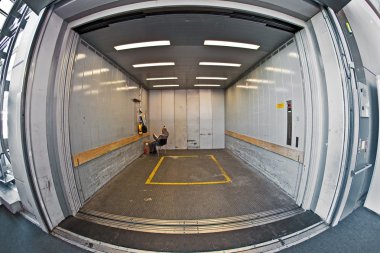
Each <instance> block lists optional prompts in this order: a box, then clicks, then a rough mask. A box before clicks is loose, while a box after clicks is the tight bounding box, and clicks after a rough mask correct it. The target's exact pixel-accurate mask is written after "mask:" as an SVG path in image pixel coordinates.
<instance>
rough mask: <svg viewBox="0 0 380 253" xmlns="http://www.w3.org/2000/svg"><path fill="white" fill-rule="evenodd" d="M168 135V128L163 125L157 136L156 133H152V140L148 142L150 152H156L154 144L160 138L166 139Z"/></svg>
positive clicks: (155, 144)
mask: <svg viewBox="0 0 380 253" xmlns="http://www.w3.org/2000/svg"><path fill="white" fill-rule="evenodd" d="M168 137H169V132H168V129H166V127H165V126H163V127H162V130H161V134H160V136H158V137H157V135H156V134H153V138H154V141H152V142H150V143H149V150H150V152H151V153H156V152H157V150H156V146H157V144H158V143H159V142H160V140H162V139H167V138H168Z"/></svg>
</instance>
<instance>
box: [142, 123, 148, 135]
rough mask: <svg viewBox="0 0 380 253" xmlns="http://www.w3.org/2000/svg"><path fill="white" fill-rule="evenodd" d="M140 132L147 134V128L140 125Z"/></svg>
mask: <svg viewBox="0 0 380 253" xmlns="http://www.w3.org/2000/svg"><path fill="white" fill-rule="evenodd" d="M141 130H142V132H143V133H144V134H145V133H146V132H148V128H147V127H146V125H142V128H141Z"/></svg>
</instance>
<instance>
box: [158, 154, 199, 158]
mask: <svg viewBox="0 0 380 253" xmlns="http://www.w3.org/2000/svg"><path fill="white" fill-rule="evenodd" d="M164 157H170V158H174V159H177V158H189V157H190V158H192V157H199V156H197V155H168V156H164Z"/></svg>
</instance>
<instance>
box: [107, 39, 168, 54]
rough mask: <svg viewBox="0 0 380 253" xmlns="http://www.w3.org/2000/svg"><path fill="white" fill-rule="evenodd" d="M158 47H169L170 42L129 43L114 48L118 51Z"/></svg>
mask: <svg viewBox="0 0 380 253" xmlns="http://www.w3.org/2000/svg"><path fill="white" fill-rule="evenodd" d="M158 46H170V41H169V40H159V41H147V42H139V43H130V44H123V45H119V46H115V47H114V48H115V49H116V50H118V51H120V50H126V49H133V48H142V47H158Z"/></svg>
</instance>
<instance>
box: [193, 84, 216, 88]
mask: <svg viewBox="0 0 380 253" xmlns="http://www.w3.org/2000/svg"><path fill="white" fill-rule="evenodd" d="M194 86H195V87H219V86H220V84H194Z"/></svg>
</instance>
